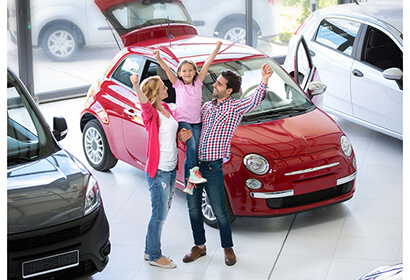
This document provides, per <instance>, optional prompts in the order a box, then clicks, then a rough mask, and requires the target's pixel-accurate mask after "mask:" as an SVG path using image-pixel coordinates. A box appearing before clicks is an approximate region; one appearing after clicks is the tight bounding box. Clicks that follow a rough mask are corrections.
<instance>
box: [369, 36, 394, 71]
mask: <svg viewBox="0 0 410 280" xmlns="http://www.w3.org/2000/svg"><path fill="white" fill-rule="evenodd" d="M365 61H366V62H368V63H370V64H372V65H374V66H376V67H379V68H381V69H382V70H386V69H388V68H391V67H399V68H400V69H402V63H400V54H399V53H398V52H397V46H396V45H395V44H394V42H393V41H392V40H391V39H390V38H389V37H388V36H387V35H386V34H384V33H383V32H381V31H379V30H377V29H374V28H373V29H371V30H370V34H369V39H368V46H367V49H366V56H365Z"/></svg>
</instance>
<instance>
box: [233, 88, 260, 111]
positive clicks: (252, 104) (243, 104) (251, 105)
mask: <svg viewBox="0 0 410 280" xmlns="http://www.w3.org/2000/svg"><path fill="white" fill-rule="evenodd" d="M266 89H267V85H266V84H264V83H263V82H260V83H259V85H258V87H257V88H256V90H255V92H254V93H253V95H252V96H249V97H247V98H244V99H239V100H235V105H236V106H235V109H236V112H237V113H239V114H245V113H249V112H251V111H253V110H255V109H256V107H258V106H259V104H261V102H262V100H263V99H264V98H265V95H266Z"/></svg>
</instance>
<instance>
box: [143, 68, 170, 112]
mask: <svg viewBox="0 0 410 280" xmlns="http://www.w3.org/2000/svg"><path fill="white" fill-rule="evenodd" d="M151 76H159V77H160V78H161V80H162V81H163V82H164V85H165V86H166V87H167V88H168V89H167V93H168V97H167V98H165V99H164V100H163V101H164V102H166V103H168V104H170V103H175V99H176V96H175V88H174V87H173V86H172V83H171V81H170V80H169V78H168V76H167V73H166V72H165V70H163V69H162V68H161V66H160V65H159V64H158V63H157V62H154V61H152V60H146V63H145V67H144V71H143V72H142V74H141V79H140V82H142V81H143V80H144V79H146V78H148V77H151ZM170 107H171V108H174V105H172V106H170Z"/></svg>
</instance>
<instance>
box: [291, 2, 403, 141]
mask: <svg viewBox="0 0 410 280" xmlns="http://www.w3.org/2000/svg"><path fill="white" fill-rule="evenodd" d="M302 37H303V38H304V40H305V41H306V43H307V46H308V49H309V50H310V56H311V58H312V60H313V63H314V65H315V66H316V67H317V70H318V72H319V73H320V78H321V81H322V82H323V83H324V84H326V86H327V90H326V94H325V95H324V97H323V105H324V107H323V108H324V110H325V111H327V112H328V113H332V114H334V115H337V116H339V117H342V118H345V119H348V120H350V121H353V122H355V123H358V124H360V125H363V126H365V127H368V128H370V129H373V130H376V131H379V132H381V133H384V134H387V135H390V136H392V137H395V138H398V139H403V3H402V2H389V3H364V4H343V5H337V6H333V7H329V8H324V9H320V10H317V11H316V12H314V13H313V14H312V15H311V16H310V17H309V18H308V19H306V20H305V21H304V22H303V23H302V25H301V26H300V27H299V29H298V30H297V31H296V33H295V35H294V36H293V37H292V39H291V41H290V42H289V48H288V54H287V56H286V60H285V63H284V68H285V70H287V71H288V72H289V73H290V74H291V75H292V76H294V77H296V78H297V80H298V82H299V83H300V84H302V83H305V82H306V77H305V76H306V75H305V73H304V72H305V69H304V68H305V65H308V64H307V63H305V61H307V59H306V58H304V57H303V54H304V53H305V52H304V51H303V47H300V46H301V44H300V42H301V41H302V40H301V38H302Z"/></svg>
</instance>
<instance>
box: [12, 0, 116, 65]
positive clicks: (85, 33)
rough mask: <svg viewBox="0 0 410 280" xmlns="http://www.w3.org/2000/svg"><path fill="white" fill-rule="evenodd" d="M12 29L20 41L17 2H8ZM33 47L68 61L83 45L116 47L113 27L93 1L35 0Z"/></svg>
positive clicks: (49, 55) (55, 58)
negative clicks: (16, 12) (17, 26)
mask: <svg viewBox="0 0 410 280" xmlns="http://www.w3.org/2000/svg"><path fill="white" fill-rule="evenodd" d="M7 13H8V29H9V32H10V35H11V38H12V40H13V41H14V42H16V41H17V40H16V38H17V36H16V34H17V30H16V25H15V21H16V19H15V3H14V1H11V0H8V7H7ZM31 38H32V44H33V47H42V48H43V50H44V52H45V53H46V55H47V56H48V57H50V58H51V59H53V60H56V61H67V60H71V59H73V58H74V57H75V55H76V53H77V51H78V50H79V49H80V48H81V47H82V46H104V45H105V46H115V39H114V35H113V33H112V31H111V27H110V26H109V24H108V23H107V21H106V20H105V18H104V16H103V15H102V14H101V12H100V10H99V9H98V7H97V6H96V5H95V4H94V1H93V0H31Z"/></svg>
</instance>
